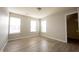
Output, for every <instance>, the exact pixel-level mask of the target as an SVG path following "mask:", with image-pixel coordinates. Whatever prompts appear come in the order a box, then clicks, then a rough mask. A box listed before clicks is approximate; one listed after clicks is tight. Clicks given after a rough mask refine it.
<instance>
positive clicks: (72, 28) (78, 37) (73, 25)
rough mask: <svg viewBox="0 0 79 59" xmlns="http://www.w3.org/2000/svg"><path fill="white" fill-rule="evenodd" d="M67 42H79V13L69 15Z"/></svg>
mask: <svg viewBox="0 0 79 59" xmlns="http://www.w3.org/2000/svg"><path fill="white" fill-rule="evenodd" d="M67 41H68V42H72V41H74V42H75V41H77V42H78V41H79V33H78V13H74V14H70V15H67Z"/></svg>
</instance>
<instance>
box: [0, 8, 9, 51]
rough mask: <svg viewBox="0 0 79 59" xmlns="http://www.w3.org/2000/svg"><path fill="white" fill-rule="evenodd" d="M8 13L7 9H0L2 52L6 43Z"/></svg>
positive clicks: (0, 46)
mask: <svg viewBox="0 0 79 59" xmlns="http://www.w3.org/2000/svg"><path fill="white" fill-rule="evenodd" d="M8 22H9V13H8V10H7V8H2V7H0V51H2V50H3V49H4V47H5V45H6V44H7V41H8Z"/></svg>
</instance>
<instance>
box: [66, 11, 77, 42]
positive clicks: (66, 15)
mask: <svg viewBox="0 0 79 59" xmlns="http://www.w3.org/2000/svg"><path fill="white" fill-rule="evenodd" d="M74 13H78V11H77V10H76V11H73V12H69V13H67V14H65V40H66V43H68V40H67V16H68V15H71V14H74Z"/></svg>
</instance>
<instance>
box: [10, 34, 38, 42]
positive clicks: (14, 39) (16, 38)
mask: <svg viewBox="0 0 79 59" xmlns="http://www.w3.org/2000/svg"><path fill="white" fill-rule="evenodd" d="M37 36H39V35H29V36H23V37H18V38H14V39H9V41H12V40H17V39H23V38H31V37H37Z"/></svg>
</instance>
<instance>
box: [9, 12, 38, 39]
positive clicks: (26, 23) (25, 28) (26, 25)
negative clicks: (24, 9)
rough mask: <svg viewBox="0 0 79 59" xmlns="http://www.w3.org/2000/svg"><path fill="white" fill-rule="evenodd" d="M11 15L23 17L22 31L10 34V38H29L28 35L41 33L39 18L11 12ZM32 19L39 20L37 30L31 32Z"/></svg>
mask: <svg viewBox="0 0 79 59" xmlns="http://www.w3.org/2000/svg"><path fill="white" fill-rule="evenodd" d="M10 16H14V17H20V18H21V33H18V34H9V40H14V39H18V38H27V37H32V36H38V35H39V20H38V19H35V18H32V17H28V16H23V15H18V14H14V13H10ZM31 20H36V21H37V32H36V33H35V32H34V33H32V32H30V21H31Z"/></svg>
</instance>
